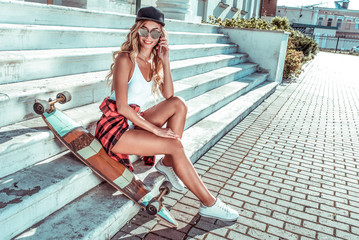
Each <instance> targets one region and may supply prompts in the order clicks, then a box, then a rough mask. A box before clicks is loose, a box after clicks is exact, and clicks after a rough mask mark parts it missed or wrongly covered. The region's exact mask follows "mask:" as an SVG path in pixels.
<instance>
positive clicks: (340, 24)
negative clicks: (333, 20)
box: [337, 19, 343, 29]
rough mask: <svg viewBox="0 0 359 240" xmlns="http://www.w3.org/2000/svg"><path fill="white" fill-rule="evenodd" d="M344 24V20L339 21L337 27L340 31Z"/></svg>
mask: <svg viewBox="0 0 359 240" xmlns="http://www.w3.org/2000/svg"><path fill="white" fill-rule="evenodd" d="M342 22H343V20H342V19H338V20H337V27H338V29H340V27H341V26H342Z"/></svg>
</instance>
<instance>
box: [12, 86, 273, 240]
mask: <svg viewBox="0 0 359 240" xmlns="http://www.w3.org/2000/svg"><path fill="white" fill-rule="evenodd" d="M276 86H277V83H273V82H270V83H269V82H265V83H262V84H261V85H259V86H257V87H256V88H254V89H253V90H252V91H250V92H248V93H247V94H244V95H242V96H241V97H239V98H237V99H236V100H234V101H233V102H231V103H229V104H228V105H226V106H225V107H223V108H221V109H220V110H218V111H216V112H214V113H212V114H211V115H209V116H207V117H206V118H204V119H202V120H201V121H199V122H198V123H196V124H195V125H193V126H192V127H191V128H189V129H188V130H186V131H185V134H184V136H183V143H184V145H185V149H186V152H187V154H188V156H189V157H190V159H191V160H192V162H195V161H196V160H197V159H198V158H199V156H200V155H202V154H203V153H204V152H206V151H207V150H208V148H209V147H210V146H212V145H213V144H214V143H215V142H216V141H218V140H219V139H220V138H221V137H222V136H223V135H224V134H225V133H226V132H228V131H229V130H230V129H231V128H232V127H233V126H235V125H236V124H237V123H238V122H239V121H240V120H241V119H243V118H244V117H245V116H246V115H247V114H248V113H249V112H250V111H252V110H253V109H254V108H255V107H257V106H258V105H259V104H260V103H261V102H262V101H263V100H264V99H265V98H266V97H267V96H269V95H270V94H271V93H272V92H273V91H274V90H275V88H276ZM135 169H136V172H137V173H140V174H139V177H140V178H141V179H144V182H145V183H146V184H147V185H148V186H149V187H150V188H153V191H154V192H157V191H158V190H157V186H159V184H160V182H161V181H163V176H161V175H160V174H158V173H154V172H153V171H154V168H151V169H149V167H146V166H143V165H140V163H138V162H137V163H136V164H135ZM89 175H90V176H92V177H93V175H94V174H89ZM114 192H115V191H114V190H113V189H112V188H111V187H110V186H109V185H108V184H101V185H99V187H96V188H93V189H91V190H90V191H89V192H87V193H86V194H84V195H82V196H80V197H79V198H77V199H75V200H74V201H73V202H71V203H70V204H68V205H66V206H65V207H64V208H62V209H60V210H59V211H57V212H55V213H54V214H52V215H50V216H49V217H47V218H45V219H44V220H43V221H41V222H40V223H38V224H35V225H33V226H32V227H30V228H29V229H28V230H26V231H25V232H23V233H22V234H21V235H19V236H18V237H17V239H21V238H23V237H25V236H26V238H28V239H48V238H57V237H60V238H64V239H74V238H76V239H108V238H109V237H112V236H113V235H114V234H116V232H117V231H118V229H120V228H121V227H122V226H124V224H125V223H126V222H127V221H129V220H130V219H132V217H133V216H135V215H136V213H137V212H138V211H139V208H138V207H137V206H135V205H134V204H133V203H132V201H130V200H129V199H127V198H126V197H124V196H123V195H122V194H119V195H117V196H115V195H116V194H114ZM79 216H81V217H79ZM74 229H76V231H74ZM11 236H13V235H11Z"/></svg>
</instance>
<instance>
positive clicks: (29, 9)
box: [0, 0, 218, 33]
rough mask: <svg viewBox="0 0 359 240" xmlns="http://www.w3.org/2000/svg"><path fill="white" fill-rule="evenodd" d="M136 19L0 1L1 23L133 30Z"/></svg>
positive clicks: (205, 29) (173, 27)
mask: <svg viewBox="0 0 359 240" xmlns="http://www.w3.org/2000/svg"><path fill="white" fill-rule="evenodd" d="M14 9H16V11H14ZM35 12H36V14H34V13H35ZM135 19H136V16H135V15H129V14H120V13H113V12H101V11H92V10H87V9H80V8H70V7H62V6H55V5H46V4H37V3H29V2H21V1H9V0H0V23H12V24H30V25H52V26H72V27H96V28H118V29H121V28H122V29H125V28H127V29H129V28H130V27H131V26H132V25H133V24H134V23H135ZM165 23H166V30H167V31H178V30H179V29H181V31H186V32H202V33H217V29H218V26H214V25H210V24H195V23H190V22H185V21H178V20H171V19H165Z"/></svg>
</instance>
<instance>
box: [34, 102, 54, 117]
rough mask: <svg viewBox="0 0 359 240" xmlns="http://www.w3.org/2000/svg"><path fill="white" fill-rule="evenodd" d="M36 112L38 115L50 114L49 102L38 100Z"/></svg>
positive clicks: (35, 105) (35, 107)
mask: <svg viewBox="0 0 359 240" xmlns="http://www.w3.org/2000/svg"><path fill="white" fill-rule="evenodd" d="M33 108H34V111H35V112H36V113H37V114H43V113H44V112H48V111H50V108H51V107H50V104H49V102H48V101H45V100H36V101H35V103H34V106H33Z"/></svg>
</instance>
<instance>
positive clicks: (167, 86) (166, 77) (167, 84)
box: [157, 38, 174, 99]
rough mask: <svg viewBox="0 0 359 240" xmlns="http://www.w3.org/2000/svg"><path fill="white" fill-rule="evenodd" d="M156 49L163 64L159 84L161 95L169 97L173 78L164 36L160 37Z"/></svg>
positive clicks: (171, 94)
mask: <svg viewBox="0 0 359 240" xmlns="http://www.w3.org/2000/svg"><path fill="white" fill-rule="evenodd" d="M157 51H159V53H158V54H159V57H160V58H161V59H162V64H163V83H162V86H161V93H162V96H163V97H164V98H166V99H169V98H171V97H173V96H174V88H173V80H172V74H171V68H170V60H169V52H170V49H169V47H168V41H167V39H166V38H161V40H160V43H159V46H158V49H157Z"/></svg>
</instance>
